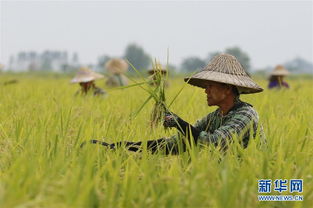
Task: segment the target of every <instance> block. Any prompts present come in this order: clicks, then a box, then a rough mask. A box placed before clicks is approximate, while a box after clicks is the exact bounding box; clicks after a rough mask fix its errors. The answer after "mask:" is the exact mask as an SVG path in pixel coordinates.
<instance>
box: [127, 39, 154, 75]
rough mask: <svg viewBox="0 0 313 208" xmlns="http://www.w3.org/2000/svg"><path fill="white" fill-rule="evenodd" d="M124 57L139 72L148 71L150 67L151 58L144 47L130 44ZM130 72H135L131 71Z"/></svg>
mask: <svg viewBox="0 0 313 208" xmlns="http://www.w3.org/2000/svg"><path fill="white" fill-rule="evenodd" d="M124 57H125V59H126V60H128V61H129V62H130V63H131V64H132V65H133V66H134V67H135V68H136V69H137V70H139V71H143V70H144V69H148V67H149V65H150V60H151V59H150V56H149V55H148V54H147V53H146V52H145V51H144V50H143V48H142V47H140V46H138V45H136V44H134V43H132V44H129V45H128V46H127V47H126V50H125V55H124ZM130 68H131V66H130ZM130 71H133V70H132V69H131V70H130Z"/></svg>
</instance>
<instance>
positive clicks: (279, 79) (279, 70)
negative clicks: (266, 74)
mask: <svg viewBox="0 0 313 208" xmlns="http://www.w3.org/2000/svg"><path fill="white" fill-rule="evenodd" d="M288 74H289V72H288V70H287V69H286V68H285V67H284V66H282V65H277V66H276V67H275V69H274V70H273V71H272V73H271V76H270V78H269V84H268V88H269V89H274V88H278V89H280V88H289V85H288V83H287V82H285V81H284V77H285V76H287V75H288Z"/></svg>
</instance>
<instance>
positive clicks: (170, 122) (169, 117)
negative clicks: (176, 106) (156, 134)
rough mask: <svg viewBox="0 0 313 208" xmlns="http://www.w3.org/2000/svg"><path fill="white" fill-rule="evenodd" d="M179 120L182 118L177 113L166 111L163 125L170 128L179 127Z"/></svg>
mask: <svg viewBox="0 0 313 208" xmlns="http://www.w3.org/2000/svg"><path fill="white" fill-rule="evenodd" d="M179 120H181V119H180V118H179V117H178V116H177V115H176V114H174V113H171V112H165V116H164V122H163V126H164V127H169V128H171V127H175V128H177V127H178V126H179Z"/></svg>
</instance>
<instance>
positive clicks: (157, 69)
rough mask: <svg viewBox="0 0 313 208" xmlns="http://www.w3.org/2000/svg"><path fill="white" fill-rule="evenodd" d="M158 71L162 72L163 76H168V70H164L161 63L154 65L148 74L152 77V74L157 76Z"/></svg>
mask: <svg viewBox="0 0 313 208" xmlns="http://www.w3.org/2000/svg"><path fill="white" fill-rule="evenodd" d="M158 71H159V72H161V74H166V73H167V70H166V69H164V68H163V67H162V65H161V64H160V63H156V64H154V66H153V68H152V69H149V70H148V74H151V75H152V74H155V73H156V72H158Z"/></svg>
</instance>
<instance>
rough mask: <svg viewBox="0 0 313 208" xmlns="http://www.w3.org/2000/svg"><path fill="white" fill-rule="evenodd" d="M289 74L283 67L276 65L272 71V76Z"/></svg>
mask: <svg viewBox="0 0 313 208" xmlns="http://www.w3.org/2000/svg"><path fill="white" fill-rule="evenodd" d="M288 74H289V71H288V70H287V69H286V68H285V67H284V66H283V65H277V66H276V67H275V69H274V70H273V71H272V73H271V75H272V76H286V75H288Z"/></svg>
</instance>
